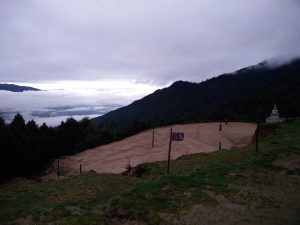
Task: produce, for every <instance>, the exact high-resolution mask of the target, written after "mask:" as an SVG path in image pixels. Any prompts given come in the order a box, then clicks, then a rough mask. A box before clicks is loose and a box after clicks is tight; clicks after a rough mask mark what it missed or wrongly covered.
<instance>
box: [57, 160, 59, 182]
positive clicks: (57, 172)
mask: <svg viewBox="0 0 300 225" xmlns="http://www.w3.org/2000/svg"><path fill="white" fill-rule="evenodd" d="M57 180H59V159H58V160H57Z"/></svg>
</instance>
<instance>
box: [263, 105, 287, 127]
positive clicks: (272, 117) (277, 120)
mask: <svg viewBox="0 0 300 225" xmlns="http://www.w3.org/2000/svg"><path fill="white" fill-rule="evenodd" d="M284 121H285V119H284V118H281V117H280V116H279V113H278V110H277V107H276V104H275V105H274V109H273V110H272V113H271V115H270V116H269V117H267V119H266V122H267V123H282V122H284Z"/></svg>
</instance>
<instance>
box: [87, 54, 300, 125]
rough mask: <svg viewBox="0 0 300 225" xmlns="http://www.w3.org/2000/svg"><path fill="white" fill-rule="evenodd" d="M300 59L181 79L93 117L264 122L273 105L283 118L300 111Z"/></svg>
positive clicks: (119, 122) (163, 122) (120, 120)
mask: <svg viewBox="0 0 300 225" xmlns="http://www.w3.org/2000/svg"><path fill="white" fill-rule="evenodd" d="M299 87H300V59H297V60H294V61H292V62H290V63H288V64H284V65H281V66H273V67H272V66H271V65H269V64H268V63H267V62H262V63H260V64H258V65H255V66H251V67H247V68H244V69H241V70H238V71H236V72H234V73H230V74H223V75H221V76H218V77H215V78H212V79H209V80H206V81H204V82H201V83H191V82H186V81H177V82H175V83H173V84H172V85H171V86H170V87H168V88H164V89H161V90H157V91H155V92H154V93H153V94H150V95H148V96H146V97H144V98H142V99H140V100H137V101H135V102H133V103H132V104H130V105H128V106H125V107H122V108H119V109H117V110H114V111H112V112H109V113H107V114H105V115H103V116H100V117H97V118H94V119H92V122H93V123H94V124H95V125H96V126H103V124H105V123H114V124H115V125H117V126H121V127H122V126H128V125H130V124H133V123H137V122H139V123H146V124H150V125H151V126H161V125H168V124H173V123H183V122H201V121H205V120H213V121H215V120H225V119H228V120H241V121H256V120H260V121H264V120H265V118H266V117H267V116H268V115H269V114H270V112H271V110H272V108H273V106H274V104H277V106H278V108H279V113H280V115H281V116H283V117H297V116H299V115H300V88H299Z"/></svg>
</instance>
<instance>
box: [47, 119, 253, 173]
mask: <svg viewBox="0 0 300 225" xmlns="http://www.w3.org/2000/svg"><path fill="white" fill-rule="evenodd" d="M219 125H220V123H217V122H215V123H195V124H185V125H172V126H167V127H161V128H156V129H154V147H153V148H152V132H153V130H147V131H144V132H142V133H139V134H137V135H134V136H131V137H128V138H126V139H123V140H121V141H117V142H114V143H111V144H107V145H103V146H99V147H96V148H93V149H88V150H86V151H84V152H81V153H79V154H76V155H73V156H67V157H64V158H63V159H61V160H60V173H61V176H63V177H66V176H72V175H77V174H79V166H80V164H81V166H82V171H90V170H93V171H96V172H98V173H114V174H119V173H121V172H123V171H125V170H126V167H127V166H128V164H129V163H130V165H131V166H132V167H134V166H137V165H139V164H142V163H146V162H156V161H164V160H167V156H168V148H169V138H170V129H171V128H172V130H173V132H184V135H185V138H184V140H183V141H173V142H172V153H171V158H172V159H177V158H178V157H180V156H182V155H187V154H193V153H200V152H213V151H216V150H218V149H219V142H220V141H221V143H222V149H232V148H236V147H242V146H246V145H248V144H250V143H251V141H252V138H253V135H254V133H255V130H256V124H251V123H240V122H228V123H227V124H225V123H222V131H221V132H220V131H219ZM56 171H57V162H54V163H53V165H52V167H51V168H50V169H49V170H48V175H47V176H46V177H45V178H47V179H51V178H52V179H54V178H56Z"/></svg>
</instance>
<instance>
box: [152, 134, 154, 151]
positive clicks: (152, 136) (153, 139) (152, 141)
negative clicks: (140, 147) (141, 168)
mask: <svg viewBox="0 0 300 225" xmlns="http://www.w3.org/2000/svg"><path fill="white" fill-rule="evenodd" d="M153 147H154V130H153V131H152V148H153Z"/></svg>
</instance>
